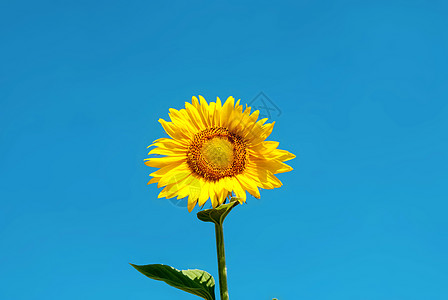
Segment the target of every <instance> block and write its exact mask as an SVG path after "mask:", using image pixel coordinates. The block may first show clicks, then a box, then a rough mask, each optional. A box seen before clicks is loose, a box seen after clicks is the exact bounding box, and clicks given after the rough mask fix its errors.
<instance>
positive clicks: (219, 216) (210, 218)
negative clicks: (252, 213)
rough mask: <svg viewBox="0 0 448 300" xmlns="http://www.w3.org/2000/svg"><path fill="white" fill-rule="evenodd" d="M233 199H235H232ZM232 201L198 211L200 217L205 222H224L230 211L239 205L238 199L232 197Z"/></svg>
mask: <svg viewBox="0 0 448 300" xmlns="http://www.w3.org/2000/svg"><path fill="white" fill-rule="evenodd" d="M232 200H233V201H232ZM232 200H231V202H230V203H227V204H221V205H220V206H218V207H216V208H212V209H205V210H202V211H200V212H198V214H197V216H198V219H199V220H201V221H204V222H213V223H215V224H222V223H223V222H224V219H225V218H226V217H227V215H228V214H229V213H230V211H231V210H232V209H233V208H234V207H235V206H237V205H238V201H235V200H234V198H232Z"/></svg>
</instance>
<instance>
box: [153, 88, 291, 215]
mask: <svg viewBox="0 0 448 300" xmlns="http://www.w3.org/2000/svg"><path fill="white" fill-rule="evenodd" d="M169 111H170V113H169V117H170V119H171V122H167V121H165V120H163V119H159V122H160V123H161V124H162V126H163V128H164V129H165V131H166V133H167V134H168V135H169V136H170V138H161V139H158V140H155V141H154V142H153V144H152V145H150V146H148V148H149V147H152V146H155V148H154V149H152V150H151V151H149V153H148V155H152V154H158V155H163V156H162V157H151V158H147V159H145V164H146V165H147V166H150V167H154V168H158V170H157V171H155V172H153V173H151V174H150V176H152V177H153V178H152V179H151V180H150V181H149V182H148V184H151V183H157V184H158V187H159V188H160V187H164V188H163V190H162V191H161V192H160V194H159V196H158V198H162V197H165V198H167V199H169V198H173V197H176V196H177V198H178V199H181V198H185V197H188V211H190V212H191V211H192V210H193V208H194V207H195V205H196V204H198V205H199V206H203V205H204V204H205V203H206V202H207V200H208V199H210V200H211V204H212V206H213V207H216V206H218V205H220V204H222V203H224V202H225V200H226V199H227V197H231V196H232V195H234V196H235V197H236V198H237V199H238V201H239V202H240V203H243V202H245V201H246V191H248V192H249V193H250V194H251V195H252V196H254V197H255V198H258V199H259V198H260V192H259V190H258V188H263V189H273V188H277V187H280V186H281V185H282V183H281V181H280V180H279V179H278V178H277V177H276V176H274V174H277V173H283V172H288V171H291V170H292V168H291V167H290V166H288V165H287V164H285V163H283V162H284V161H287V160H290V159H293V158H294V157H295V155H294V154H291V153H289V152H288V151H285V150H280V149H277V147H278V145H279V143H278V142H274V141H265V139H266V138H267V137H268V136H269V135H270V134H271V132H272V129H273V128H274V123H275V122H272V123H266V124H265V122H266V121H267V119H261V120H258V116H259V111H258V110H257V111H254V112H253V113H252V114H251V107H248V106H247V105H246V109H245V110H244V111H243V106H242V105H240V100H238V101H236V103H235V99H234V98H233V97H229V98H228V99H227V100H226V102H225V103H224V104H222V103H221V100H220V99H219V98H217V100H216V102H210V103H207V101H206V100H205V99H204V97H202V96H199V99H198V98H197V97H193V98H192V103H189V102H185V109H181V110H176V109H173V108H170V110H169Z"/></svg>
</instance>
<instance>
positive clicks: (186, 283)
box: [130, 264, 215, 300]
mask: <svg viewBox="0 0 448 300" xmlns="http://www.w3.org/2000/svg"><path fill="white" fill-rule="evenodd" d="M130 265H131V266H133V267H134V268H135V269H137V271H139V272H140V273H142V274H143V275H145V276H147V277H149V278H151V279H155V280H161V281H164V282H166V283H167V284H169V285H171V286H173V287H175V288H178V289H180V290H183V291H185V292H188V293H191V294H193V295H196V296H199V297H202V298H204V299H206V300H215V280H214V279H213V276H212V275H210V274H209V273H207V272H205V271H202V270H177V269H175V268H173V267H170V266H167V265H161V264H153V265H144V266H138V265H133V264H130Z"/></svg>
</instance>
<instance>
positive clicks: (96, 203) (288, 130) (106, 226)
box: [0, 1, 448, 300]
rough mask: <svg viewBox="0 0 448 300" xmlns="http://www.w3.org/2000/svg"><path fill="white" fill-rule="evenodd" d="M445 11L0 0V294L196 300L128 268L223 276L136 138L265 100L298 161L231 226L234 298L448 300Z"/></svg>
mask: <svg viewBox="0 0 448 300" xmlns="http://www.w3.org/2000/svg"><path fill="white" fill-rule="evenodd" d="M447 13H448V5H447V3H446V2H445V1H431V2H427V1H371V2H366V1H362V2H359V1H294V2H285V1H275V3H267V2H259V1H257V2H240V1H226V2H224V1H203V2H201V1H188V2H187V1H184V2H181V1H164V2H158V3H157V2H149V1H64V2H61V1H39V2H35V1H13V2H6V1H3V2H2V3H1V9H0V40H1V47H0V62H1V67H0V105H1V106H0V107H1V108H0V142H1V147H0V205H1V208H0V266H1V268H0V299H5V300H16V299H17V300H18V299H66V300H69V299H135V300H137V299H160V300H163V299H186V300H187V299H191V300H192V299H198V298H196V297H195V296H193V295H190V294H187V293H184V292H182V291H178V290H175V289H173V288H171V287H169V286H168V285H165V284H164V283H161V282H157V281H151V280H149V279H147V278H145V277H144V276H142V275H141V274H139V273H138V272H136V271H135V270H134V269H132V268H131V267H130V266H129V265H128V263H129V262H132V263H135V264H149V263H164V264H169V265H172V266H174V267H176V268H179V269H185V268H200V269H204V270H206V271H208V272H210V273H211V274H212V275H214V276H215V277H216V276H217V264H216V253H215V244H214V243H215V241H214V232H213V226H211V225H210V224H205V223H201V222H200V221H199V220H197V219H196V217H195V213H196V212H197V209H196V210H195V213H191V214H189V213H188V212H187V210H186V209H185V208H184V207H182V204H178V205H176V204H175V203H173V202H171V201H169V200H166V199H157V194H158V193H159V190H157V187H156V186H154V185H150V186H147V185H146V182H147V181H148V179H149V177H148V174H149V173H150V171H151V169H150V168H148V167H146V166H145V165H144V164H143V159H144V158H146V153H147V149H146V146H147V145H149V144H150V143H151V142H152V141H153V140H155V139H157V138H159V137H163V136H165V133H164V132H163V130H162V128H161V126H160V125H159V123H158V122H157V120H158V119H159V118H165V119H166V118H167V117H168V109H169V108H170V107H173V108H181V107H183V104H184V101H189V100H190V99H191V97H192V96H193V95H199V94H201V95H203V96H205V97H206V98H207V99H209V100H214V99H215V97H216V96H219V97H221V98H224V99H225V98H227V97H228V96H230V95H232V96H234V97H235V98H237V99H239V98H240V99H242V102H243V103H250V102H251V101H253V99H254V97H255V96H257V95H258V94H259V93H260V92H264V94H265V95H266V96H267V97H268V98H269V100H270V101H271V102H272V103H271V104H272V105H275V106H276V107H278V109H279V111H278V113H275V114H273V115H272V116H271V120H275V121H276V126H275V128H274V132H273V134H272V135H271V138H270V139H272V140H277V141H280V148H282V149H287V150H289V151H291V152H292V153H294V154H296V155H297V158H296V159H294V160H292V161H291V165H292V166H293V167H294V171H293V172H290V173H285V174H281V175H279V178H280V179H281V180H282V181H283V183H284V186H283V187H282V188H280V189H276V190H269V191H262V198H261V199H260V200H257V199H254V198H252V197H249V199H248V202H247V204H246V205H244V206H240V207H237V209H235V210H234V211H233V212H232V214H231V215H230V216H229V217H228V219H227V220H226V224H225V228H224V230H225V240H226V251H227V253H226V254H227V263H228V273H229V293H230V297H231V299H271V298H273V297H278V298H279V299H280V300H286V299H313V300H327V299H328V300H330V299H331V300H336V299H344V300H349V299H353V300H355V299H364V300H370V299H371V300H374V299H375V300H376V299H407V300H412V299H434V300H437V299H447V298H448V285H446V282H447V281H448V272H447V270H448V256H447V253H448V219H447V217H446V211H447V209H448V204H447V199H448V192H447V182H448V171H447V170H448V157H447V150H448V138H447V133H446V132H447V129H448V107H447V99H448V56H447V53H448V33H447V30H446V28H447V25H448V21H447V19H446V15H447ZM254 103H256V101H255V102H254ZM268 103H270V102H269V101H268Z"/></svg>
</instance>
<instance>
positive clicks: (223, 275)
mask: <svg viewBox="0 0 448 300" xmlns="http://www.w3.org/2000/svg"><path fill="white" fill-rule="evenodd" d="M215 232H216V251H217V252H218V272H219V291H220V294H221V300H229V292H228V290H227V267H226V255H225V253H224V231H223V228H222V222H219V223H215Z"/></svg>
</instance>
